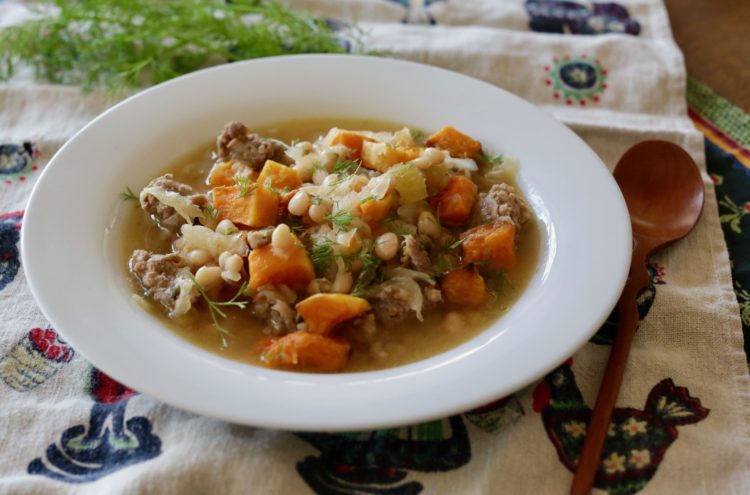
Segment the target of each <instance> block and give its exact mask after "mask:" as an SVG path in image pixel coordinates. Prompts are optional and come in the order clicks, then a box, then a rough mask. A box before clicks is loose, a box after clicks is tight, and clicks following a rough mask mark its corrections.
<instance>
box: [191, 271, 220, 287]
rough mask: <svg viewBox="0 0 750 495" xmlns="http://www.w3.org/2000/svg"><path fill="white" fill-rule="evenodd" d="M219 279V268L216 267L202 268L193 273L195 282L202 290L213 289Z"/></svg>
mask: <svg viewBox="0 0 750 495" xmlns="http://www.w3.org/2000/svg"><path fill="white" fill-rule="evenodd" d="M220 279H221V268H219V267H218V266H202V267H200V268H198V271H197V272H195V281H196V282H197V283H198V285H200V286H201V287H203V288H209V287H213V286H214V285H215V284H216V283H218V282H219V281H220Z"/></svg>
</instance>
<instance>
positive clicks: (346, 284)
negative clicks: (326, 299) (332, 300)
mask: <svg viewBox="0 0 750 495" xmlns="http://www.w3.org/2000/svg"><path fill="white" fill-rule="evenodd" d="M353 284H354V278H353V277H352V273H351V272H349V271H343V272H341V271H340V272H339V273H337V274H336V280H334V281H333V286H332V287H331V290H332V291H333V292H337V293H339V294H348V293H349V291H350V290H352V285H353Z"/></svg>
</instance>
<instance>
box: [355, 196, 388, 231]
mask: <svg viewBox="0 0 750 495" xmlns="http://www.w3.org/2000/svg"><path fill="white" fill-rule="evenodd" d="M392 204H393V193H390V192H389V193H388V194H386V195H385V196H383V197H382V198H380V199H368V200H367V201H365V202H363V203H360V204H359V211H360V216H361V217H362V220H364V221H365V222H367V223H369V224H374V223H377V222H379V221H380V220H382V219H384V218H385V217H386V216H387V215H388V211H390V209H391V205H392Z"/></svg>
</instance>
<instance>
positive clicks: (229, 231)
mask: <svg viewBox="0 0 750 495" xmlns="http://www.w3.org/2000/svg"><path fill="white" fill-rule="evenodd" d="M239 231H240V229H238V228H237V227H234V228H229V229H224V230H222V231H221V233H222V234H224V235H232V234H236V233H237V232H239Z"/></svg>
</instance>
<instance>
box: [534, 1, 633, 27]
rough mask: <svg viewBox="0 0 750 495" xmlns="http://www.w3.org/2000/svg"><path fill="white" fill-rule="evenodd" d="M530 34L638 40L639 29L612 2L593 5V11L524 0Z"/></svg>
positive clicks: (575, 5)
mask: <svg viewBox="0 0 750 495" xmlns="http://www.w3.org/2000/svg"><path fill="white" fill-rule="evenodd" d="M526 12H527V13H528V14H529V17H530V18H531V19H530V20H529V27H530V28H531V30H532V31H539V32H543V33H561V34H563V33H569V34H586V35H592V34H606V33H621V34H630V35H633V36H637V35H638V34H640V32H641V25H640V24H639V23H638V21H636V20H635V19H631V18H630V13H629V12H628V9H626V8H625V7H623V6H622V5H620V4H618V3H614V2H607V3H598V2H594V3H593V4H592V8H589V7H587V6H586V5H582V4H580V3H578V2H570V1H561V0H526Z"/></svg>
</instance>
